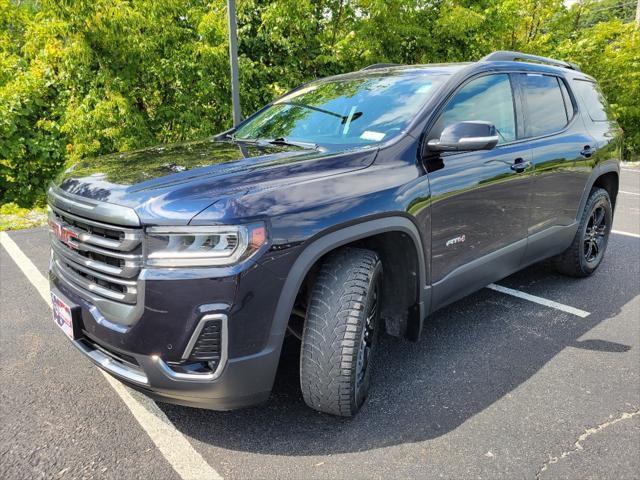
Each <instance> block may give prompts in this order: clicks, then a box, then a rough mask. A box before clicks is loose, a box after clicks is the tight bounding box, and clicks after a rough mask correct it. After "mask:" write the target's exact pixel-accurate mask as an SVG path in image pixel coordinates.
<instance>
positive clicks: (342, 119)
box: [278, 102, 363, 125]
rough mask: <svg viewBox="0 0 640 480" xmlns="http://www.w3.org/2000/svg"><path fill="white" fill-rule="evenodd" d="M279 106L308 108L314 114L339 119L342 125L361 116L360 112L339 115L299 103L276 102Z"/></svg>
mask: <svg viewBox="0 0 640 480" xmlns="http://www.w3.org/2000/svg"><path fill="white" fill-rule="evenodd" d="M278 103H279V104H280V105H293V106H295V107H302V108H308V109H309V110H313V111H315V112H320V113H324V114H326V115H331V116H332V117H336V118H339V119H340V123H341V124H342V125H344V124H345V123H347V121H349V117H351V121H352V122H353V121H354V120H357V119H358V118H360V117H361V116H362V115H363V114H362V112H355V113H353V114H352V115H340V114H339V113H336V112H332V111H331V110H325V109H324V108H319V107H314V106H313V105H307V104H306V103H300V102H278Z"/></svg>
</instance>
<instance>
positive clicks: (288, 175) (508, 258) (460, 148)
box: [48, 52, 621, 416]
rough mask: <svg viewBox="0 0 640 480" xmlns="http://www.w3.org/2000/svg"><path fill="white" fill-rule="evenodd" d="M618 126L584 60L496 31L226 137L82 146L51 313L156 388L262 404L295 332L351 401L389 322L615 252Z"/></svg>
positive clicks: (401, 328) (328, 91) (216, 402)
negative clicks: (483, 40) (548, 267)
mask: <svg viewBox="0 0 640 480" xmlns="http://www.w3.org/2000/svg"><path fill="white" fill-rule="evenodd" d="M620 152H621V130H620V129H619V128H618V126H617V125H616V124H615V122H613V121H612V120H611V117H610V115H609V113H608V107H607V106H606V103H605V100H604V99H603V97H602V94H601V93H600V90H599V88H598V86H597V85H596V83H595V81H594V80H593V79H592V78H591V77H589V76H587V75H585V74H583V73H581V72H580V70H579V69H578V68H577V67H576V66H575V65H572V64H569V63H566V62H561V61H557V60H552V59H549V58H543V57H536V56H532V55H526V54H521V53H517V52H495V53H493V54H491V55H489V56H487V57H485V58H483V59H482V60H481V61H479V62H476V63H469V64H442V65H417V66H399V65H388V64H380V65H373V66H371V67H368V68H365V69H364V70H362V71H359V72H355V73H349V74H346V75H339V76H335V77H331V78H325V79H321V80H317V81H313V82H310V83H307V84H305V85H302V86H300V87H298V88H296V89H295V90H293V91H291V92H289V93H287V94H286V95H284V96H283V97H281V98H280V99H278V100H276V101H274V102H272V103H270V104H269V105H267V106H266V107H264V108H263V109H262V110H260V111H258V112H257V113H255V114H254V115H252V116H251V117H249V118H248V119H246V120H245V121H244V122H242V123H241V124H240V125H239V126H238V127H237V128H235V129H233V130H229V131H227V132H224V133H222V134H220V135H218V136H216V137H215V138H212V139H208V140H205V141H199V142H189V143H183V144H179V145H169V146H158V147H154V148H148V149H144V150H139V151H133V152H129V153H116V154H112V155H107V156H104V157H100V158H96V159H91V160H87V161H84V162H80V163H78V164H76V165H74V166H73V167H71V168H69V169H68V170H66V171H65V172H64V173H63V174H61V175H60V176H59V177H58V178H57V179H56V180H55V181H54V182H53V183H52V185H51V187H50V189H49V191H48V199H49V204H50V218H49V225H50V230H51V234H52V235H51V237H52V240H51V241H52V256H51V266H50V278H51V291H52V299H53V305H54V319H55V321H56V322H57V323H58V325H59V326H60V327H61V328H62V330H63V331H65V333H66V334H67V335H68V336H69V337H70V338H71V341H72V342H73V344H74V345H75V346H76V347H77V348H78V349H79V350H80V351H81V352H82V353H83V354H84V355H85V356H87V357H89V358H90V359H91V360H92V361H93V362H95V363H96V364H97V365H98V366H99V367H101V368H102V369H104V370H106V371H107V372H109V373H110V374H112V375H113V376H115V377H116V378H118V379H120V380H121V381H123V382H125V383H126V384H128V385H130V386H131V387H134V388H136V389H138V390H141V391H143V392H145V393H146V394H148V395H150V396H151V397H153V398H155V399H157V400H160V401H166V402H172V403H177V404H181V405H190V406H196V407H204V408H211V409H220V410H226V409H232V408H237V407H243V406H247V405H252V404H255V403H259V402H262V401H264V400H265V399H267V398H268V396H269V393H270V391H271V388H272V384H273V381H274V377H275V374H276V370H277V367H278V362H279V358H280V350H281V346H282V343H283V339H284V337H285V336H286V335H294V336H296V337H298V338H299V339H300V341H301V355H300V383H301V388H302V393H303V396H304V399H305V401H306V402H307V404H308V405H309V406H311V407H313V408H315V409H318V410H320V411H323V412H328V413H331V414H335V415H343V416H351V415H354V414H355V413H356V412H357V411H358V409H359V408H360V406H361V405H362V403H363V402H364V400H365V397H366V396H367V392H368V390H369V385H370V379H371V371H372V368H371V365H372V359H373V356H374V353H375V350H376V343H377V340H378V337H379V335H380V333H381V332H382V331H385V332H386V333H387V334H389V335H394V336H398V337H404V338H408V339H411V340H417V339H418V338H419V337H420V332H421V329H422V325H423V322H424V321H425V318H426V317H427V316H428V315H429V314H431V313H433V312H434V311H435V310H437V309H439V308H441V307H443V306H444V305H447V304H449V303H451V302H453V301H455V300H456V299H459V298H461V297H463V296H465V295H467V294H469V293H471V292H473V291H475V290H478V289H480V288H482V287H483V286H485V285H487V284H489V283H491V282H494V281H496V280H499V279H501V278H503V277H506V276H507V275H510V274H512V273H514V272H516V271H517V270H520V269H522V268H524V267H526V266H527V265H531V264H532V263H535V262H538V261H540V260H543V259H547V258H552V261H553V262H554V263H555V264H556V265H557V267H558V268H559V270H560V271H561V272H563V273H565V274H568V275H572V276H576V277H584V276H587V275H590V274H591V273H593V272H594V271H595V270H596V268H597V267H598V265H599V264H600V263H601V261H602V258H603V255H604V252H605V249H606V247H607V239H608V235H609V231H610V229H611V222H612V216H613V208H614V205H615V201H616V194H617V191H618V177H619V163H618V159H619V156H620Z"/></svg>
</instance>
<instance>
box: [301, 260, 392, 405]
mask: <svg viewBox="0 0 640 480" xmlns="http://www.w3.org/2000/svg"><path fill="white" fill-rule="evenodd" d="M381 293H382V264H381V262H380V259H379V258H378V256H377V255H376V253H375V252H373V251H370V250H364V249H357V248H343V249H340V250H338V251H336V252H334V253H332V254H330V255H329V256H328V257H327V259H326V260H325V261H324V262H323V264H322V266H321V267H320V271H319V273H318V276H317V279H316V282H315V284H314V286H313V289H312V291H311V295H310V298H309V307H308V309H307V318H306V322H305V325H304V330H303V333H302V347H301V348H302V352H301V355H300V386H301V388H302V395H303V397H304V400H305V402H306V403H307V405H309V406H310V407H311V408H315V409H316V410H319V411H321V412H325V413H330V414H332V415H340V416H343V417H351V416H353V415H355V414H356V413H357V412H358V410H359V409H360V407H361V406H362V404H363V403H364V401H365V399H366V397H367V394H368V392H369V387H370V384H371V369H372V359H373V355H374V352H375V349H376V345H377V343H378V334H379V323H380V322H379V317H380V300H381Z"/></svg>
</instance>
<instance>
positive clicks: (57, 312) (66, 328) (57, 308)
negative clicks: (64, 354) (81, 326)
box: [51, 292, 73, 340]
mask: <svg viewBox="0 0 640 480" xmlns="http://www.w3.org/2000/svg"><path fill="white" fill-rule="evenodd" d="M51 309H52V310H53V321H54V322H56V325H58V326H59V327H60V328H61V329H62V331H63V332H64V333H66V334H67V337H69V338H70V339H71V340H73V320H72V318H71V307H70V306H69V305H67V304H66V303H64V301H63V300H61V299H60V298H58V296H57V295H56V294H55V293H53V292H51Z"/></svg>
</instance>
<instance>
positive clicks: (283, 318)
mask: <svg viewBox="0 0 640 480" xmlns="http://www.w3.org/2000/svg"><path fill="white" fill-rule="evenodd" d="M387 232H401V233H405V234H406V235H408V236H409V237H410V238H411V239H412V240H413V243H414V246H415V249H416V253H417V257H418V263H419V265H418V282H419V283H418V292H419V298H418V299H416V302H417V306H418V312H419V313H418V314H419V322H420V325H419V327H418V328H419V329H421V326H422V322H423V320H424V317H425V312H426V311H427V310H426V309H425V308H426V306H428V301H429V298H428V296H429V293H430V289H429V288H427V286H426V267H425V261H424V256H425V253H424V248H423V244H422V240H421V237H420V233H419V232H418V228H417V227H416V225H415V224H414V223H413V222H412V221H411V220H410V219H409V218H407V217H404V216H399V215H398V216H387V217H382V218H376V219H373V220H366V221H363V222H361V223H356V224H354V225H349V226H345V227H342V228H339V229H338V230H333V231H330V232H328V233H325V234H321V235H320V236H318V237H316V238H314V239H312V240H311V241H309V243H308V244H306V245H305V247H304V250H303V251H302V253H300V255H299V256H298V258H297V259H296V261H295V262H294V264H293V266H292V267H291V269H290V270H289V273H288V275H287V278H286V280H285V283H284V286H283V288H282V291H281V293H280V297H279V299H278V303H277V305H276V310H275V314H274V318H273V323H272V325H271V338H270V341H269V343H270V344H271V347H272V348H279V347H280V346H281V344H282V339H283V337H284V334H285V333H286V328H287V325H288V323H289V317H290V315H291V310H292V309H293V304H294V302H295V299H296V296H297V294H298V291H299V290H300V287H301V286H302V282H303V281H304V279H305V277H306V275H307V273H308V272H309V270H310V269H311V267H312V266H313V265H314V264H315V263H316V262H317V261H318V259H320V258H321V257H322V256H323V255H325V254H326V253H328V252H330V251H331V250H334V249H335V248H338V247H340V246H342V245H346V244H348V243H351V242H354V241H356V240H360V239H363V238H366V237H370V236H373V235H377V234H380V233H387ZM418 331H420V330H418Z"/></svg>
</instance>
